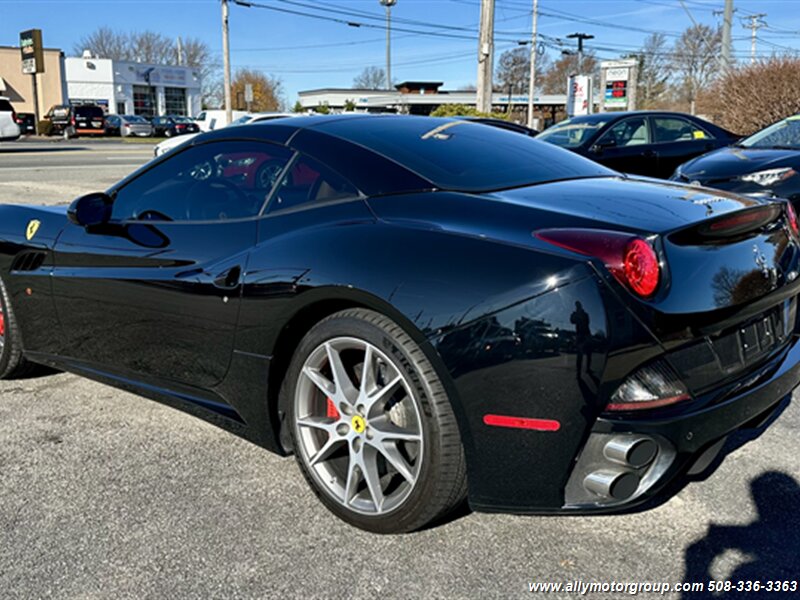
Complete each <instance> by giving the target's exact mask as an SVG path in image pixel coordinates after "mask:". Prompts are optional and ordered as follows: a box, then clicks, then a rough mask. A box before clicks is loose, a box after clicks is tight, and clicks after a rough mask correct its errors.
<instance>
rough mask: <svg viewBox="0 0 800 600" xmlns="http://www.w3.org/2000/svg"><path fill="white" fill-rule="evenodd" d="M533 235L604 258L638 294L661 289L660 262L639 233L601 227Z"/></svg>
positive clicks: (553, 230) (565, 247)
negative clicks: (601, 228)
mask: <svg viewBox="0 0 800 600" xmlns="http://www.w3.org/2000/svg"><path fill="white" fill-rule="evenodd" d="M533 235H534V237H536V238H538V239H540V240H542V241H544V242H548V243H550V244H553V245H555V246H558V247H560V248H564V249H566V250H571V251H572V252H577V253H578V254H584V255H586V256H593V257H595V258H598V259H600V260H602V261H603V263H604V264H605V265H606V268H608V270H609V271H610V272H611V274H612V275H613V276H614V277H615V278H616V279H617V281H619V282H620V283H622V284H623V285H625V286H627V287H628V288H629V289H630V290H632V291H633V292H634V293H635V294H637V295H638V296H641V297H642V298H648V297H650V296H652V295H653V294H654V293H655V291H656V290H657V289H658V284H659V281H660V279H661V264H660V263H659V260H658V256H657V255H656V251H655V250H654V249H653V246H651V245H650V243H649V242H648V241H647V240H645V239H643V238H640V237H638V236H635V235H631V234H628V233H619V232H616V231H604V230H600V229H544V230H542V231H537V232H534V234H533Z"/></svg>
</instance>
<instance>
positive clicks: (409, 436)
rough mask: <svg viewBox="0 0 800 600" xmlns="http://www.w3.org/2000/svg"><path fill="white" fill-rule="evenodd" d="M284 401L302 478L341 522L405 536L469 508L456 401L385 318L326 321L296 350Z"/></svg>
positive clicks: (362, 314) (361, 313)
mask: <svg viewBox="0 0 800 600" xmlns="http://www.w3.org/2000/svg"><path fill="white" fill-rule="evenodd" d="M365 359H369V360H368V361H365ZM359 361H360V362H359ZM365 362H367V363H368V364H369V365H370V366H369V368H368V369H364V364H365ZM334 364H336V365H339V367H340V368H339V369H338V370H337V375H334V371H333V369H332V365H334ZM344 378H346V379H344ZM337 381H339V382H341V383H342V384H341V385H337V384H336V382H337ZM362 382H363V385H362ZM281 396H282V397H281V402H282V403H283V404H282V406H286V407H287V412H288V427H289V428H290V434H291V438H292V444H293V448H294V454H295V457H296V460H297V463H298V465H299V467H300V470H301V472H302V473H303V476H304V477H305V478H306V481H308V483H309V485H310V486H311V489H312V490H313V491H314V493H315V494H316V495H317V497H318V498H319V499H320V500H321V501H322V503H323V504H324V505H325V506H326V507H327V508H328V509H329V510H330V511H331V512H332V513H334V514H335V515H336V516H338V517H339V518H341V519H343V520H344V521H346V522H348V523H350V524H352V525H355V526H356V527H359V528H361V529H365V530H367V531H372V532H375V533H404V532H409V531H414V530H417V529H420V528H422V527H424V526H426V525H429V524H430V523H432V522H434V521H437V520H439V519H441V518H442V517H443V516H445V515H446V514H447V513H448V512H450V511H451V510H453V509H454V508H455V507H456V506H458V505H459V504H461V502H462V501H463V499H464V497H465V495H466V465H465V460H464V452H463V448H462V446H461V438H460V436H459V432H458V426H457V424H456V420H455V416H454V415H453V410H452V407H451V405H450V399H449V398H448V396H447V393H446V392H445V389H444V387H443V385H442V382H441V380H440V379H439V377H438V375H437V374H436V371H435V369H434V367H433V366H432V365H431V363H430V361H428V359H427V357H426V356H425V354H424V353H423V352H422V350H421V349H420V347H419V346H418V345H417V344H416V343H415V342H414V341H413V340H412V339H411V337H410V336H409V335H408V334H407V333H406V332H405V331H404V330H403V329H402V328H401V327H400V326H399V325H397V324H396V323H395V322H394V321H392V320H391V319H389V318H388V317H386V316H384V315H382V314H380V313H377V312H374V311H371V310H366V309H348V310H344V311H341V312H338V313H335V314H333V315H331V316H329V317H327V318H326V319H324V320H322V321H320V322H319V323H318V324H316V325H315V326H314V327H313V328H312V329H311V330H310V331H309V332H308V333H307V334H306V336H305V337H304V338H303V339H302V341H301V342H300V344H299V346H298V348H297V351H296V352H295V354H294V356H293V358H292V362H291V364H290V366H289V370H288V372H287V375H286V378H285V379H284V382H283V386H282V388H281Z"/></svg>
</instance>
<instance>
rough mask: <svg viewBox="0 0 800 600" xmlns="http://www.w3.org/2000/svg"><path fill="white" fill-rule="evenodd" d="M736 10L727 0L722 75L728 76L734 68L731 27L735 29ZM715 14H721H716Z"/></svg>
mask: <svg viewBox="0 0 800 600" xmlns="http://www.w3.org/2000/svg"><path fill="white" fill-rule="evenodd" d="M734 12H736V9H735V8H733V0H725V10H724V11H722V56H721V64H720V67H721V68H722V73H723V74H724V75H727V74H728V73H729V72H730V70H731V66H732V64H733V63H732V62H731V27H733V13H734ZM714 14H719V13H717V12H715V13H714Z"/></svg>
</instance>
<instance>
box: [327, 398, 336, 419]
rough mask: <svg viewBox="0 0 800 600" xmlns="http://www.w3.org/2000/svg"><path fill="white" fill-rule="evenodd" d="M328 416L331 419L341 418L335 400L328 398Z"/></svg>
mask: <svg viewBox="0 0 800 600" xmlns="http://www.w3.org/2000/svg"><path fill="white" fill-rule="evenodd" d="M326 416H327V417H330V418H331V419H338V418H339V411H338V410H336V405H335V404H334V403H333V399H332V398H330V397H329V398H328V412H327V415H326Z"/></svg>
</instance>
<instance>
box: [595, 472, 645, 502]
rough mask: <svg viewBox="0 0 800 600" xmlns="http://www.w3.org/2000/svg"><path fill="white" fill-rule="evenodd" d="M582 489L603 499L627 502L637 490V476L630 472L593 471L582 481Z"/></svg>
mask: <svg viewBox="0 0 800 600" xmlns="http://www.w3.org/2000/svg"><path fill="white" fill-rule="evenodd" d="M583 487H585V488H586V489H587V490H589V491H590V492H593V493H595V494H597V495H598V496H602V497H603V498H611V499H614V500H627V499H628V498H630V497H631V496H633V495H634V494H635V493H636V490H637V489H638V488H639V476H638V475H636V473H633V472H631V471H621V470H620V471H611V470H601V471H594V472H592V473H589V474H588V475H587V476H586V479H584V480H583Z"/></svg>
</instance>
